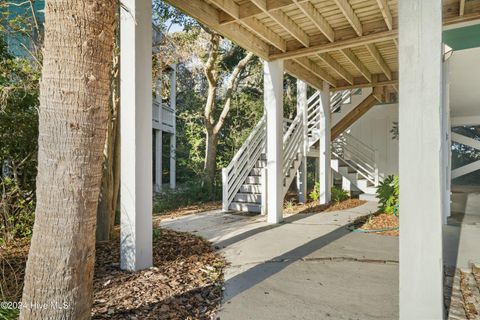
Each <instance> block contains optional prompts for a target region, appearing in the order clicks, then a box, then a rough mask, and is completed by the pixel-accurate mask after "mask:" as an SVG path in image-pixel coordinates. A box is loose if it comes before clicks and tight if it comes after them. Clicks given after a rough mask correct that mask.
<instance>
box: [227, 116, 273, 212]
mask: <svg viewBox="0 0 480 320" xmlns="http://www.w3.org/2000/svg"><path fill="white" fill-rule="evenodd" d="M265 129H266V119H265V115H264V116H263V117H262V118H261V119H260V121H259V122H258V123H257V125H256V126H255V127H254V128H253V130H252V132H251V133H250V135H249V136H248V138H247V140H245V142H244V143H243V145H242V147H241V148H240V150H238V151H237V153H236V154H235V156H234V157H233V159H232V161H231V162H230V164H229V165H228V167H226V168H223V170H222V187H223V210H224V211H228V207H229V206H230V204H231V203H232V201H233V198H235V195H236V194H237V192H238V191H239V190H240V187H241V186H242V184H243V183H244V181H245V179H246V178H247V176H248V174H249V173H250V171H251V170H252V169H253V167H254V166H255V163H256V162H257V161H258V160H259V159H260V155H261V154H262V152H263V151H264V149H265V138H266V132H265Z"/></svg>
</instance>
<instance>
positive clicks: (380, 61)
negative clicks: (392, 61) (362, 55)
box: [366, 43, 392, 80]
mask: <svg viewBox="0 0 480 320" xmlns="http://www.w3.org/2000/svg"><path fill="white" fill-rule="evenodd" d="M366 47H367V50H368V52H370V54H371V55H372V57H373V59H374V60H375V61H376V62H377V64H378V65H379V66H380V69H382V71H383V73H385V75H386V76H387V78H388V80H392V70H390V68H389V67H388V65H387V63H386V62H385V60H384V59H383V57H382V55H381V54H380V51H378V49H377V47H376V46H375V44H373V43H369V44H367V45H366Z"/></svg>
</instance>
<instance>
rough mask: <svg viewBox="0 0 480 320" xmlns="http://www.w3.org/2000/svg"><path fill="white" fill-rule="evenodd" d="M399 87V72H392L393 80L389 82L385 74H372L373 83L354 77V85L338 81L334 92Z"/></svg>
mask: <svg viewBox="0 0 480 320" xmlns="http://www.w3.org/2000/svg"><path fill="white" fill-rule="evenodd" d="M391 85H398V72H392V79H391V80H389V79H388V78H387V77H386V76H385V75H384V74H383V73H378V74H372V81H371V82H370V81H368V80H366V79H365V78H364V77H354V78H353V85H352V84H350V83H348V82H347V81H345V80H343V79H341V80H337V85H336V86H335V87H334V88H332V90H333V91H338V90H347V89H354V88H368V87H377V86H391Z"/></svg>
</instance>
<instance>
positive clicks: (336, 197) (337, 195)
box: [331, 187, 350, 203]
mask: <svg viewBox="0 0 480 320" xmlns="http://www.w3.org/2000/svg"><path fill="white" fill-rule="evenodd" d="M331 198H332V202H335V203H338V202H342V201H345V200H347V199H348V198H350V196H349V195H348V192H347V191H345V190H343V189H340V188H337V187H332V191H331Z"/></svg>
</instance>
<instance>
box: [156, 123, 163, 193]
mask: <svg viewBox="0 0 480 320" xmlns="http://www.w3.org/2000/svg"><path fill="white" fill-rule="evenodd" d="M155 191H157V192H160V191H162V130H155Z"/></svg>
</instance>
